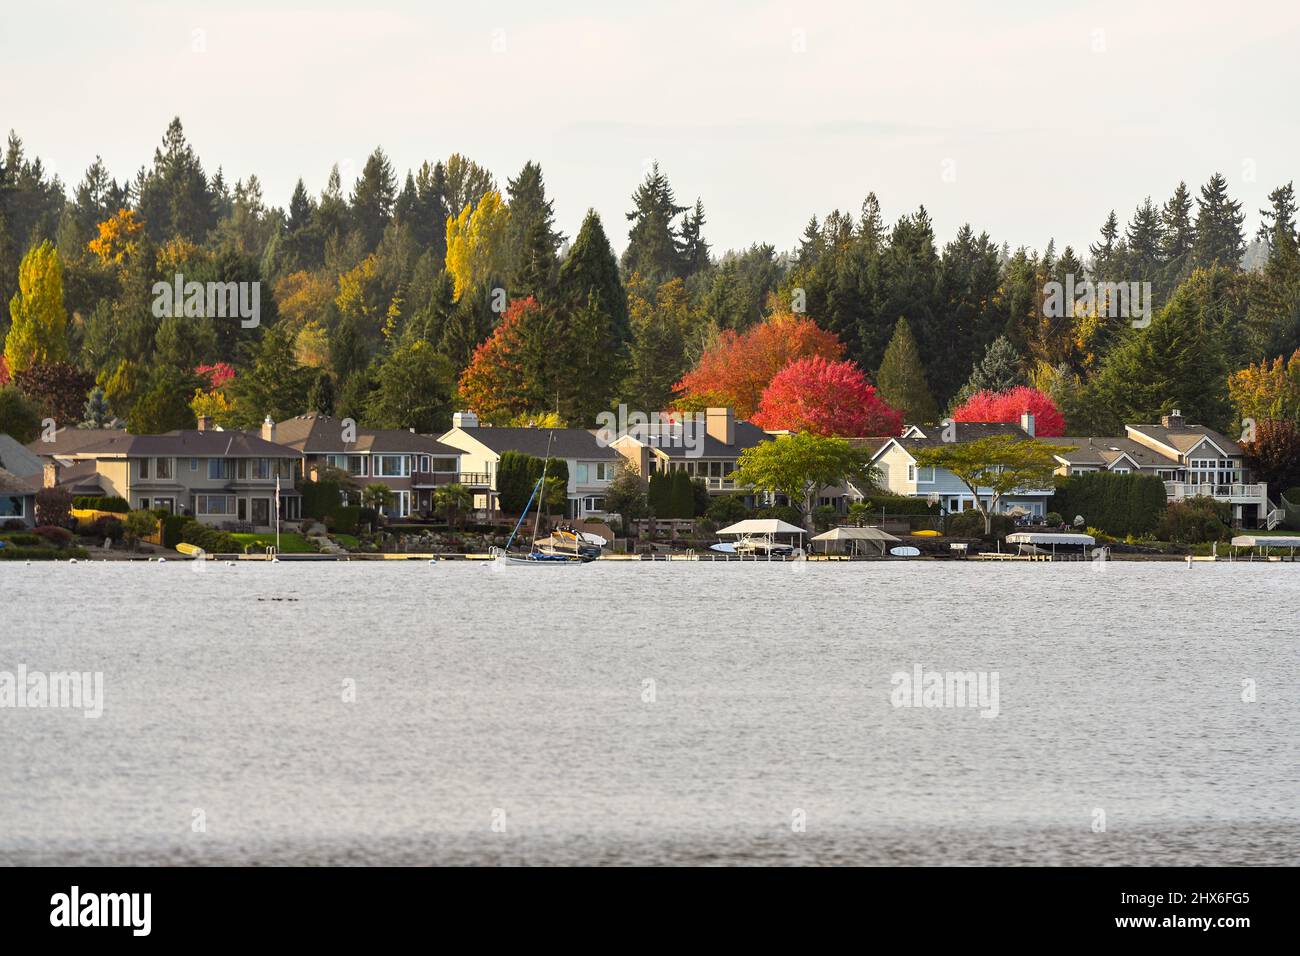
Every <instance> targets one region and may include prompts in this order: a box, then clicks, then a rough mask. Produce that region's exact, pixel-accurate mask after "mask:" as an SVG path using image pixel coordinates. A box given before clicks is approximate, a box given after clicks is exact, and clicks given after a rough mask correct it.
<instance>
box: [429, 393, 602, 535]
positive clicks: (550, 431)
mask: <svg viewBox="0 0 1300 956" xmlns="http://www.w3.org/2000/svg"><path fill="white" fill-rule="evenodd" d="M438 441H440V442H441V443H442V444H444V445H450V446H451V447H452V448H455V449H457V450H458V451H459V452H460V462H461V465H460V466H461V468H462V469H464V471H466V472H468V473H472V474H476V475H483V476H484V477H485V478H486V482H484V483H483V484H481V485H476V486H475V489H476V490H475V495H474V507H475V508H476V509H478V510H480V511H485V512H488V513H489V514H492V513H495V512H496V511H498V510H499V507H500V506H499V504H498V503H497V484H496V479H497V465H498V464H499V463H500V461H501V455H502V454H503V453H504V452H507V451H516V452H522V453H524V454H528V455H534V456H536V457H537V458H542V457H544V456H545V455H546V452H547V445H548V444H549V445H550V453H551V457H552V458H562V459H564V461H565V463H566V464H567V465H568V467H569V486H568V494H567V504H566V505H565V517H566V518H586V517H588V516H589V515H590V516H603V515H604V514H605V492H606V491H607V490H608V489H609V483H610V482H611V481H613V480H614V474H615V471H616V469H617V466H618V463H619V460H620V456H619V454H618V452H616V451H615V450H614V449H612V448H609V447H608V446H605V445H603V444H601V443H600V442H599V441H598V440H597V439H596V436H595V434H594V433H593V432H589V431H587V430H586V429H584V428H493V427H491V426H483V425H479V423H478V416H476V415H475V414H474V413H473V412H456V413H455V414H454V415H453V416H452V427H451V430H450V431H448V432H447V433H446V434H445V435H440V436H438Z"/></svg>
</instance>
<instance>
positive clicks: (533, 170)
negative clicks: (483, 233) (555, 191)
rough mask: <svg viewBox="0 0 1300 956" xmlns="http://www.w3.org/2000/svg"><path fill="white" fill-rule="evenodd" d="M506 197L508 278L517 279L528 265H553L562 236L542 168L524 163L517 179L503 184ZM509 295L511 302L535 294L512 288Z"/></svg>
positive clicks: (531, 291) (532, 291)
mask: <svg viewBox="0 0 1300 956" xmlns="http://www.w3.org/2000/svg"><path fill="white" fill-rule="evenodd" d="M506 195H507V197H508V202H509V207H510V227H509V230H508V233H507V245H508V246H509V253H508V262H509V268H510V270H511V275H519V274H520V273H521V272H522V271H523V270H524V269H526V268H527V264H528V263H529V262H530V261H531V262H533V263H534V265H535V264H536V263H537V262H539V261H541V262H549V263H552V264H553V263H554V262H555V257H556V252H557V250H558V249H559V248H560V244H561V243H562V242H564V236H562V235H561V234H560V233H559V232H558V231H557V230H556V228H555V209H554V205H555V204H554V202H553V201H552V200H550V199H547V198H546V184H545V183H544V182H543V181H542V167H541V166H539V165H538V164H537V163H534V162H531V161H530V162H527V163H524V168H523V169H521V170H520V171H519V175H518V176H516V177H515V178H514V179H508V180H506ZM510 292H511V298H522V297H526V296H528V295H533V294H536V292H537V290H522V289H517V288H512V289H511V290H510ZM538 298H539V299H540V298H541V297H540V296H538Z"/></svg>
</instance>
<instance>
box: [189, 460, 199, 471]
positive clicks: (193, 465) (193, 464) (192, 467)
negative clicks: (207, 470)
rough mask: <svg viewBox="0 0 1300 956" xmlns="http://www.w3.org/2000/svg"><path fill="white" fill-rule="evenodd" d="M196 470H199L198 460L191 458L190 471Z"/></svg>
mask: <svg viewBox="0 0 1300 956" xmlns="http://www.w3.org/2000/svg"><path fill="white" fill-rule="evenodd" d="M198 470H199V460H198V459H197V458H191V459H190V471H198Z"/></svg>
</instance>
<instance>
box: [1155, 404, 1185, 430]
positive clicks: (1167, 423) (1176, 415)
mask: <svg viewBox="0 0 1300 956" xmlns="http://www.w3.org/2000/svg"><path fill="white" fill-rule="evenodd" d="M1160 424H1161V425H1163V426H1164V427H1165V428H1182V427H1183V426H1185V425H1186V424H1187V420H1186V419H1184V418H1183V413H1182V411H1180V410H1179V409H1177V408H1175V409H1174V410H1173V411H1171V412H1170V413H1169V414H1168V415H1161V416H1160Z"/></svg>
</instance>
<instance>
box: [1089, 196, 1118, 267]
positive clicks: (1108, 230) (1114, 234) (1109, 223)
mask: <svg viewBox="0 0 1300 956" xmlns="http://www.w3.org/2000/svg"><path fill="white" fill-rule="evenodd" d="M1118 237H1119V219H1118V218H1117V217H1116V216H1115V210H1114V209H1112V210H1111V211H1110V215H1108V216H1107V217H1106V221H1105V222H1104V223H1102V225H1101V242H1095V243H1093V244H1092V245H1090V246H1089V247H1088V252H1089V254H1090V255H1091V256H1092V273H1093V275H1094V276H1095V277H1096V278H1098V279H1101V280H1106V279H1110V278H1112V277H1113V269H1114V265H1115V261H1114V260H1115V240H1116V239H1117V238H1118Z"/></svg>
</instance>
